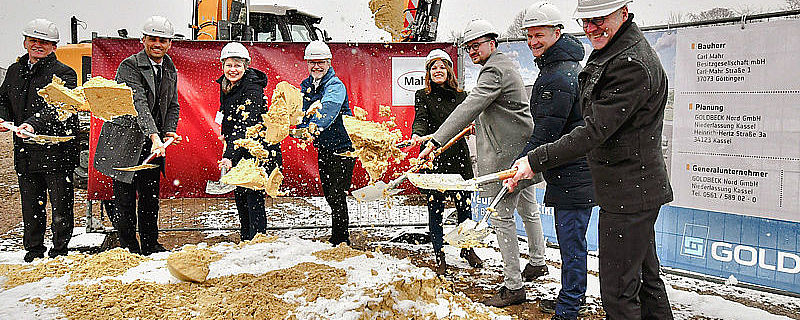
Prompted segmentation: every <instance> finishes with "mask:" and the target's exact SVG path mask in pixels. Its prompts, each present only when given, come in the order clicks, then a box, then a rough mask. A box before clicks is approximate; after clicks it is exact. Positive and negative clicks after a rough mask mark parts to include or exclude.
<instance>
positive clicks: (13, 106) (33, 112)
mask: <svg viewBox="0 0 800 320" xmlns="http://www.w3.org/2000/svg"><path fill="white" fill-rule="evenodd" d="M28 60H29V58H28V55H27V54H25V55H24V56H22V57H20V58H19V59H17V62H14V63H13V64H11V66H9V67H8V72H7V73H6V77H5V79H4V80H3V84H2V86H0V118H2V119H3V120H5V121H11V122H14V124H15V125H21V124H23V123H28V124H30V125H31V126H33V129H34V133H37V134H44V135H55V136H68V135H69V136H71V135H75V134H76V133H77V131H78V117H77V116H71V117H69V118H68V119H67V120H66V121H59V120H58V114H57V113H56V109H55V108H53V107H51V106H48V105H47V103H46V102H45V101H44V99H42V97H40V96H39V95H38V94H37V91H39V89H41V88H44V87H45V86H46V85H47V84H49V83H50V82H51V81H52V80H53V75H56V76H58V77H59V78H61V80H64V85H65V86H66V87H67V88H75V86H76V85H77V80H78V76H77V74H76V73H75V70H72V68H70V67H69V66H67V65H65V64H63V63H61V62H59V61H58V60H57V59H56V54H55V53H51V54H50V55H48V56H47V57H44V58H42V59H40V60H39V61H38V62H36V64H34V65H33V67H32V68H31V69H28ZM78 151H80V149H79V148H78V142H77V140H76V139H72V140H70V141H66V142H61V143H58V144H55V145H39V144H34V143H26V142H23V140H22V139H21V138H19V137H17V136H16V135H14V168H15V169H16V171H17V172H19V173H28V172H53V171H56V172H63V171H67V172H72V170H73V169H75V167H76V166H77V165H78Z"/></svg>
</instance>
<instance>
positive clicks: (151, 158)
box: [114, 137, 175, 171]
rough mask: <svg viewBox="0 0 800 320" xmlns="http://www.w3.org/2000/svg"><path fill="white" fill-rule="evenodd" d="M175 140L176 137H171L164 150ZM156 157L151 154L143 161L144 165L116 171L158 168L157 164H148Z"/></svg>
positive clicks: (165, 143)
mask: <svg viewBox="0 0 800 320" xmlns="http://www.w3.org/2000/svg"><path fill="white" fill-rule="evenodd" d="M174 140H175V138H174V137H169V139H167V142H164V148H166V147H167V146H169V145H170V144H171V143H172V141H174ZM155 156H156V154H155V153H151V154H150V155H149V156H148V157H147V159H144V161H142V164H140V165H138V166H133V167H124V168H114V170H119V171H139V170H144V169H152V168H158V165H157V164H151V163H148V162H150V160H153V158H155Z"/></svg>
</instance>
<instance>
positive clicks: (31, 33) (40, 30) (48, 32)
mask: <svg viewBox="0 0 800 320" xmlns="http://www.w3.org/2000/svg"><path fill="white" fill-rule="evenodd" d="M22 35H23V36H26V37H31V38H36V39H42V40H46V41H53V42H58V28H56V24H55V23H53V22H52V21H50V20H47V19H33V20H31V21H30V22H28V24H27V25H25V29H23V30H22Z"/></svg>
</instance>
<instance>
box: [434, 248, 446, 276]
mask: <svg viewBox="0 0 800 320" xmlns="http://www.w3.org/2000/svg"><path fill="white" fill-rule="evenodd" d="M433 271H436V274H437V275H440V276H442V275H444V273H445V272H446V271H447V263H446V262H445V261H444V251H437V252H436V266H435V267H434V269H433Z"/></svg>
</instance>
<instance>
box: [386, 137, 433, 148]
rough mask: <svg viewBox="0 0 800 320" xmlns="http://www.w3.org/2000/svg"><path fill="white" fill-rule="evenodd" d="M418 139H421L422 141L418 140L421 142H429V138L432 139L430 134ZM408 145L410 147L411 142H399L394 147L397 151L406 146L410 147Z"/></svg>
mask: <svg viewBox="0 0 800 320" xmlns="http://www.w3.org/2000/svg"><path fill="white" fill-rule="evenodd" d="M419 138H420V139H422V140H420V141H421V142H427V141H428V140H430V139H431V138H433V135H432V134H429V135H427V136H422V137H419ZM410 145H411V140H406V141H401V142H398V143H397V144H396V145H395V147H397V148H398V149H403V148H405V147H408V146H410Z"/></svg>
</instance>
